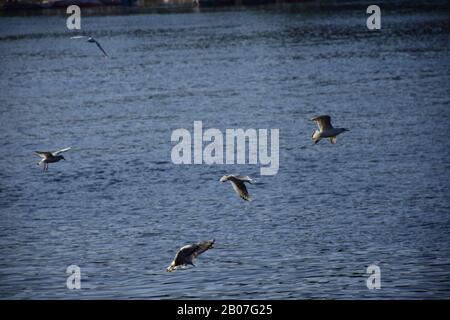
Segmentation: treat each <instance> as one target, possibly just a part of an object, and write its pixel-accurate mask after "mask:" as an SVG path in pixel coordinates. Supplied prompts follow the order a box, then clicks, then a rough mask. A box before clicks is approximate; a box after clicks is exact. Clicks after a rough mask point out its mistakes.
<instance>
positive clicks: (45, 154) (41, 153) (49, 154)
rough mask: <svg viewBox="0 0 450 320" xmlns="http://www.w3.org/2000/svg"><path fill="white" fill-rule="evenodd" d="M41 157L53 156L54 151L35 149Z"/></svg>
mask: <svg viewBox="0 0 450 320" xmlns="http://www.w3.org/2000/svg"><path fill="white" fill-rule="evenodd" d="M35 152H36V153H37V154H38V155H39V156H40V157H42V158H44V159H47V158H49V157H52V153H51V152H46V151H35Z"/></svg>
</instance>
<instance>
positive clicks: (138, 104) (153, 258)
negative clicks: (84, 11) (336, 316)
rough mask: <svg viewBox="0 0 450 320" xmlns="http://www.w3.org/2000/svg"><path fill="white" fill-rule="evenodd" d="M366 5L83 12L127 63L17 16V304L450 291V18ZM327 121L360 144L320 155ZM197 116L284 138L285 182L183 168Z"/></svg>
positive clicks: (10, 54) (6, 171) (2, 206)
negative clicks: (203, 248)
mask: <svg viewBox="0 0 450 320" xmlns="http://www.w3.org/2000/svg"><path fill="white" fill-rule="evenodd" d="M365 8H366V6H361V5H358V4H355V5H350V6H346V7H345V9H342V10H338V9H337V8H336V7H333V8H331V9H327V8H324V9H322V10H315V9H314V6H313V7H304V6H302V5H290V6H277V7H275V6H268V7H264V8H247V9H245V10H243V9H235V8H231V9H230V8H228V9H219V10H211V11H198V10H191V11H189V10H188V12H181V13H165V14H157V13H153V14H148V13H146V14H139V15H114V16H98V15H94V16H83V17H82V31H83V32H85V33H87V34H90V35H93V36H94V37H95V38H97V39H98V40H99V41H100V42H101V43H102V45H103V46H104V48H105V49H106V50H107V51H108V52H109V54H110V58H109V59H103V58H102V57H101V53H100V51H98V50H97V48H96V47H95V45H92V44H89V43H85V42H83V41H80V40H78V41H77V40H70V39H69V37H70V36H71V35H73V32H71V31H69V30H67V29H66V26H65V16H64V15H62V16H61V15H60V16H46V17H44V16H29V17H1V18H0V121H1V123H0V134H1V137H2V139H1V140H0V151H1V154H2V157H0V221H1V222H0V257H1V259H0V298H3V299H46V298H56V299H80V298H82V299H86V298H89V299H98V298H117V299H122V298H144V299H160V298H203V299H213V298H216V299H222V298H234V299H308V298H332V299H341V298H346V299H376V298H394V299H397V298H408V299H417V298H450V245H449V244H450V243H449V242H450V197H449V195H450V179H449V173H450V162H449V159H450V152H449V150H450V139H449V134H450V131H449V121H450V113H449V112H448V111H449V107H450V95H449V93H450V87H449V84H450V72H449V71H450V58H449V44H450V41H449V40H450V19H449V16H450V10H449V9H448V8H446V7H444V9H440V10H431V9H430V7H424V8H422V7H420V8H415V7H414V6H412V7H405V8H404V7H402V6H398V7H392V8H390V9H389V10H385V11H382V29H381V30H380V31H374V32H371V31H369V30H367V28H366V17H367V15H366V14H365ZM382 10H383V9H382ZM319 114H330V115H332V117H333V123H334V124H335V125H336V126H343V127H346V128H349V129H350V130H351V131H350V132H345V133H343V134H342V135H340V136H339V137H338V139H337V140H338V141H337V144H336V145H331V144H330V143H329V142H328V141H321V142H320V143H319V144H317V145H313V143H312V141H311V138H310V136H311V133H312V131H313V130H315V125H314V123H312V122H310V121H309V119H310V118H311V117H313V116H316V115H319ZM195 120H202V121H203V126H204V128H205V129H206V128H218V129H220V130H222V131H223V132H224V131H225V129H226V128H243V129H248V128H254V129H259V128H267V129H271V128H278V129H280V169H279V172H278V174H277V175H275V176H260V174H259V169H260V165H211V166H208V165H175V164H173V163H172V162H171V158H170V154H171V150H172V147H173V146H174V143H172V142H171V141H170V137H171V133H172V131H173V130H175V129H177V128H186V129H187V130H190V131H191V132H192V131H193V123H194V121H195ZM67 146H71V147H72V148H73V149H72V150H71V151H69V152H67V153H66V154H65V155H66V161H61V162H59V163H56V164H50V166H49V171H48V172H45V173H44V172H42V169H41V168H39V167H38V166H37V165H36V163H37V161H39V157H37V156H36V155H35V154H34V151H35V150H49V151H52V150H57V149H59V148H63V147H67ZM226 173H242V174H247V175H250V176H252V177H253V178H254V179H255V180H256V181H257V183H256V184H255V185H251V186H249V191H250V194H251V195H252V197H253V199H254V200H253V201H252V202H250V203H247V202H245V201H242V200H241V199H239V198H238V197H237V196H236V195H235V194H234V192H233V190H232V188H231V186H230V185H229V184H228V183H227V184H223V183H220V182H219V181H218V180H219V178H220V177H221V176H222V175H224V174H226ZM211 238H214V239H216V246H215V248H214V249H211V250H209V251H207V252H205V253H204V254H202V255H201V256H200V257H199V259H198V260H197V262H196V267H195V268H188V269H184V270H177V271H175V272H173V273H167V272H165V268H166V267H167V266H168V265H169V263H170V261H171V260H172V258H173V256H174V255H175V253H176V251H177V250H178V248H180V247H181V246H183V245H185V244H189V243H192V242H197V241H200V240H206V239H211ZM73 264H75V265H78V266H79V267H80V268H81V286H82V288H81V290H68V289H67V288H66V279H67V277H68V275H67V274H66V268H67V266H69V265H73ZM371 264H376V265H378V266H379V267H380V269H381V289H379V290H369V289H368V288H367V286H366V280H367V277H368V275H367V274H366V268H367V266H369V265H371Z"/></svg>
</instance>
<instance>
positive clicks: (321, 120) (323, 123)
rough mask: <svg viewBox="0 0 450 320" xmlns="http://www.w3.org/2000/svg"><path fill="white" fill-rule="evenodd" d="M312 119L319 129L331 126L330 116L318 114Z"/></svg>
mask: <svg viewBox="0 0 450 320" xmlns="http://www.w3.org/2000/svg"><path fill="white" fill-rule="evenodd" d="M311 120H312V121H315V122H316V123H317V125H318V126H319V129H320V130H321V131H323V130H326V129H331V128H333V126H332V125H331V117H330V116H318V117H315V118H312V119H311Z"/></svg>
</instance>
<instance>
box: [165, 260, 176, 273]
mask: <svg viewBox="0 0 450 320" xmlns="http://www.w3.org/2000/svg"><path fill="white" fill-rule="evenodd" d="M173 270H175V265H174V263H173V262H172V263H171V264H170V266H168V267H167V268H166V272H172V271H173Z"/></svg>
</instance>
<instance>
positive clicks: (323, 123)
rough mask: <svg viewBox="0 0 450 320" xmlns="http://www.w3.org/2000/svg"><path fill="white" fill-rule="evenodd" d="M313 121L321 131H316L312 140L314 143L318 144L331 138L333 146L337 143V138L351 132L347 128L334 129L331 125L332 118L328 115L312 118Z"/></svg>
mask: <svg viewBox="0 0 450 320" xmlns="http://www.w3.org/2000/svg"><path fill="white" fill-rule="evenodd" d="M311 121H314V122H315V123H317V126H318V127H319V130H315V131H314V132H313V133H312V135H311V138H312V140H313V141H314V143H318V142H319V141H320V139H322V138H330V142H331V143H332V144H335V143H336V136H337V135H338V134H340V133H342V132H344V131H350V130H348V129H345V128H334V127H333V126H332V125H331V117H330V116H328V115H324V116H318V117H315V118H312V119H311Z"/></svg>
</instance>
